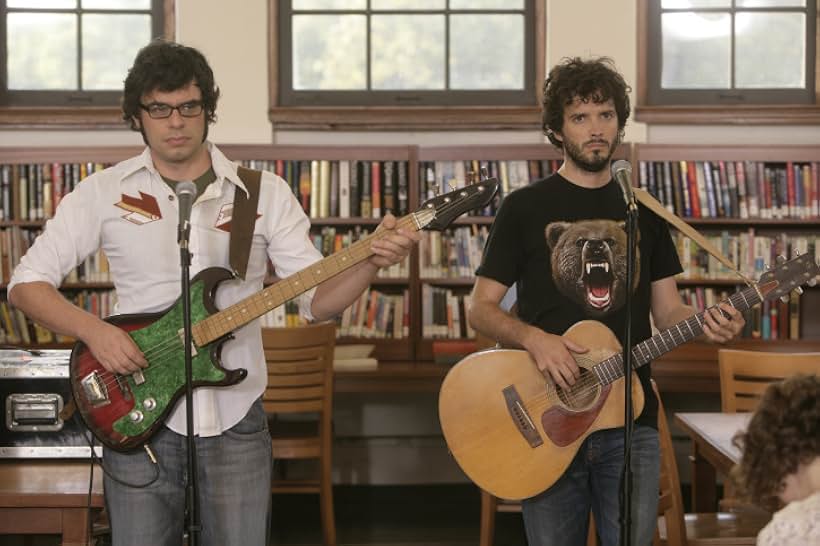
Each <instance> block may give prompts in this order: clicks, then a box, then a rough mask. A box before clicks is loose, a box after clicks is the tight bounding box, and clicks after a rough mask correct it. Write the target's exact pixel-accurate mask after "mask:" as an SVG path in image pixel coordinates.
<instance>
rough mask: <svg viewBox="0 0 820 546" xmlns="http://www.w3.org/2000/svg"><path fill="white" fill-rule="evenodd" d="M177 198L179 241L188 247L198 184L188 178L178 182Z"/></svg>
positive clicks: (184, 246)
mask: <svg viewBox="0 0 820 546" xmlns="http://www.w3.org/2000/svg"><path fill="white" fill-rule="evenodd" d="M176 194H177V200H178V202H179V232H178V237H177V242H178V243H179V244H180V246H182V247H183V248H187V247H188V235H190V233H191V208H192V207H193V206H194V201H195V200H196V185H195V184H194V183H193V182H190V181H188V180H186V181H184V182H177V185H176Z"/></svg>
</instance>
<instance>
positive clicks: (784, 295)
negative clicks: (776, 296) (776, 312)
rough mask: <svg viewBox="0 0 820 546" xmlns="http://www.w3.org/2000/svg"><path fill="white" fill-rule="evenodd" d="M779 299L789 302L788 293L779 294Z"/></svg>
mask: <svg viewBox="0 0 820 546" xmlns="http://www.w3.org/2000/svg"><path fill="white" fill-rule="evenodd" d="M780 301H782V302H783V303H789V295H788V294H783V295H782V296H780Z"/></svg>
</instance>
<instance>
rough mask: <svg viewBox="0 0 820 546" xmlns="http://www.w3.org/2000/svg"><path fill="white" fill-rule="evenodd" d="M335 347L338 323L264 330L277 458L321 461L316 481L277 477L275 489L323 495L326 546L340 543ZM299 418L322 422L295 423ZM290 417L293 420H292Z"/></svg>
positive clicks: (267, 408)
mask: <svg viewBox="0 0 820 546" xmlns="http://www.w3.org/2000/svg"><path fill="white" fill-rule="evenodd" d="M335 343H336V325H335V324H333V323H332V322H325V323H320V324H312V325H308V326H300V327H294V328H263V329H262V344H263V346H264V350H265V360H266V361H267V366H268V386H267V388H266V390H265V394H264V395H263V398H262V400H263V403H264V406H265V411H266V412H267V413H268V415H269V419H268V421H269V424H270V429H271V445H272V447H273V458H274V460H277V459H279V460H281V459H317V460H318V465H319V472H318V474H319V475H318V477H317V478H316V479H309V480H294V479H287V478H286V476H284V474H283V475H281V476H279V475H277V474H279V473H278V472H277V473H275V474H274V478H273V480H272V486H271V490H272V492H273V493H318V494H319V503H320V510H321V519H322V534H323V537H324V543H325V545H326V546H335V544H336V525H335V520H334V515H333V483H332V477H331V468H332V466H331V453H332V444H333V430H332V423H331V417H332V413H333V348H334V346H335ZM295 414H298V415H299V417H304V415H305V414H308V415H311V416H313V415H315V416H316V418H315V419H313V420H311V421H305V420H304V419H300V420H295V419H294V417H296V415H295ZM287 415H290V417H291V420H287V417H286V416H287ZM282 417H286V419H282Z"/></svg>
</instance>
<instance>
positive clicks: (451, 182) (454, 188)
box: [447, 180, 456, 191]
mask: <svg viewBox="0 0 820 546" xmlns="http://www.w3.org/2000/svg"><path fill="white" fill-rule="evenodd" d="M447 187H448V188H450V191H456V187H455V186H453V181H452V180H448V181H447Z"/></svg>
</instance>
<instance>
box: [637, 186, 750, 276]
mask: <svg viewBox="0 0 820 546" xmlns="http://www.w3.org/2000/svg"><path fill="white" fill-rule="evenodd" d="M632 191H633V193H634V194H635V196H636V197H637V199H638V201H640V202H641V203H643V205H644V206H645V207H646V208H648V209H649V210H651V211H652V212H654V213H655V214H657V215H658V216H660V217H661V218H663V219H664V220H666V221H667V222H669V223H670V224H672V225H673V226H675V228H677V229H678V231H680V232H681V233H683V234H684V235H686V236H687V237H689V238H690V239H692V240H693V241H695V242H696V243H697V244H699V245H700V246H701V248H703V249H704V250H705V251H706V252H708V253H709V254H711V255H712V256H714V257H715V258H717V259H718V260H719V261H720V263H722V264H723V265H725V266H726V267H727V268H729V270H730V271H731V272H733V273H734V274H735V275H737V276H738V277H740V278H741V279H742V280H743V282H745V283H746V284H747V285H748V286H754V282H753V281H751V280H750V279H748V278H747V277H746V276H745V275H744V274H743V273H741V272H740V271H738V270H737V269H735V265H734V264H733V263H732V262H731V260H729V258H727V257H726V256H724V255H723V254H721V252H720V251H719V250H718V249H716V248H715V247H714V246H712V244H711V243H710V242H709V241H707V240H706V238H705V237H704V236H703V235H701V234H700V233H698V232H697V230H695V228H693V227H692V226H690V225H689V224H687V223H686V222H684V221H683V220H681V219H680V218H678V217H677V216H676V215H675V214H674V213H671V212H669V211H668V210H667V209H666V207H664V206H663V205H662V204H661V203H660V202H659V201H658V200H657V199H655V198H654V197H653V196H652V194H650V193H649V192H648V191H646V190H644V189H641V188H632Z"/></svg>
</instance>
